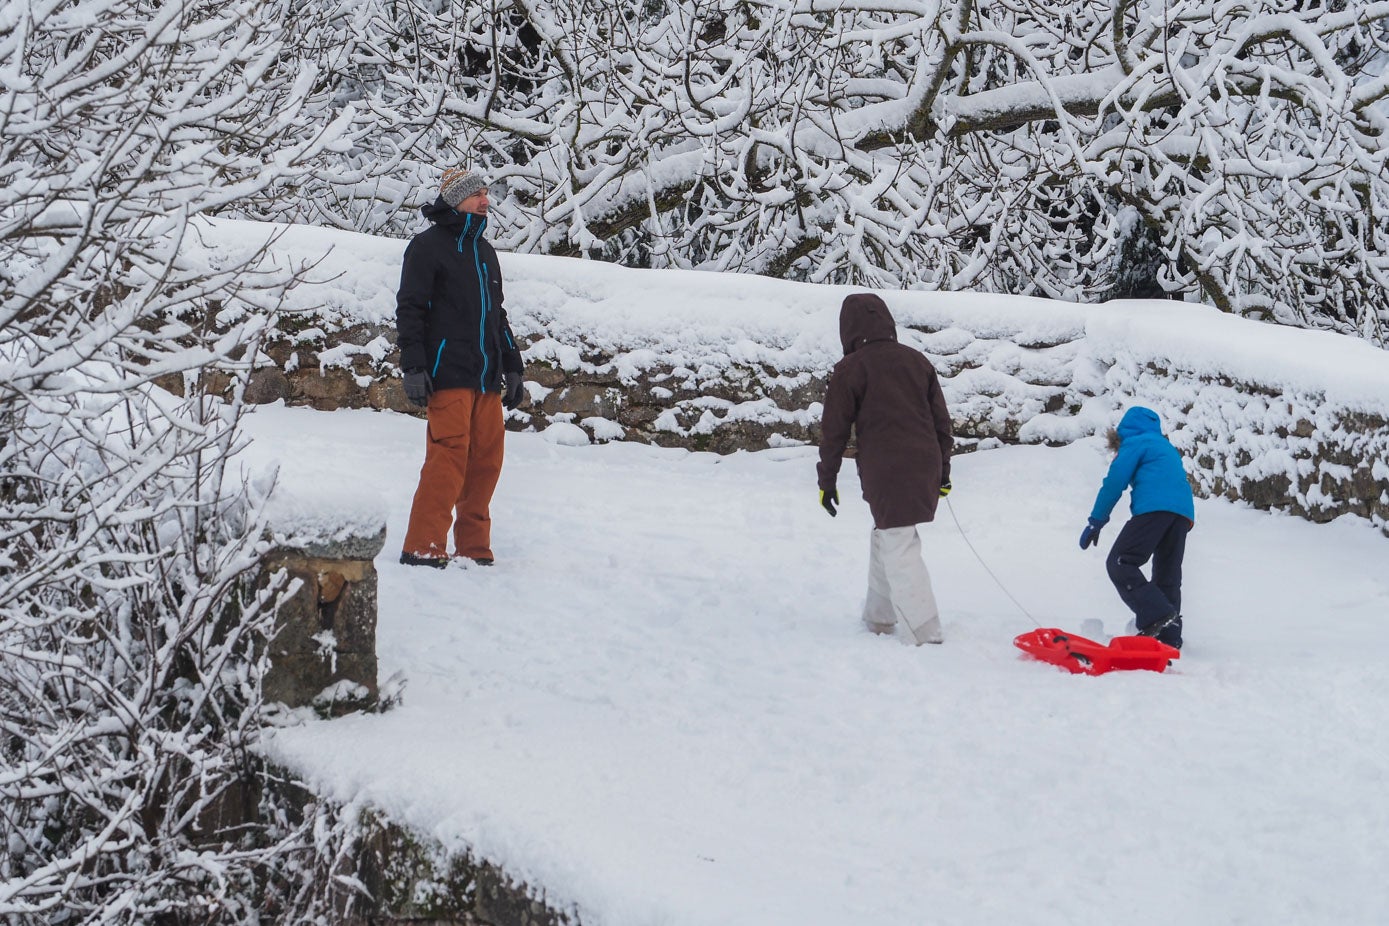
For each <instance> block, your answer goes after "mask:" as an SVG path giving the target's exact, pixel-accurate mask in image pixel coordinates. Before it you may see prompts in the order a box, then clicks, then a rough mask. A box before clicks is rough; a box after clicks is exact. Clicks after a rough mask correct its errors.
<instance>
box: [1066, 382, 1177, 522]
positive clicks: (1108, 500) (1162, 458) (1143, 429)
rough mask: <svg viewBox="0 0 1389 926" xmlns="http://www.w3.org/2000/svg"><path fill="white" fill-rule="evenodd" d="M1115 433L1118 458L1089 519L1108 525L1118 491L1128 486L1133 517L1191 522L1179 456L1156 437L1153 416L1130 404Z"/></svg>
mask: <svg viewBox="0 0 1389 926" xmlns="http://www.w3.org/2000/svg"><path fill="white" fill-rule="evenodd" d="M1118 431H1119V440H1120V444H1119V453H1118V455H1116V456H1115V457H1114V462H1113V463H1111V464H1109V472H1108V473H1107V474H1106V475H1105V477H1104V483H1103V484H1102V485H1101V486H1100V494H1099V495H1098V496H1097V497H1096V498H1095V508H1094V510H1093V511H1091V512H1090V517H1091V518H1093V519H1095V520H1097V521H1108V520H1109V514H1110V512H1112V511H1113V510H1114V506H1115V505H1116V504H1118V502H1119V498H1120V496H1122V495H1123V494H1124V489H1126V488H1128V487H1129V486H1133V495H1132V497H1131V498H1130V499H1129V510H1130V511H1131V512H1132V513H1133V514H1135V515H1140V514H1147V513H1148V512H1150V511H1170V512H1172V513H1173V514H1179V515H1181V516H1182V517H1184V518H1186V519H1187V520H1188V521H1193V522H1194V521H1195V520H1196V506H1195V505H1194V504H1193V502H1192V498H1191V484H1190V483H1189V482H1187V478H1186V470H1185V469H1183V468H1182V457H1181V454H1179V453H1178V452H1177V448H1175V447H1173V446H1172V445H1171V444H1169V443H1168V442H1167V438H1165V437H1163V436H1162V425H1161V423H1160V422H1159V421H1158V416H1157V412H1155V411H1153V410H1152V409H1151V408H1144V407H1142V406H1141V405H1136V406H1134V407H1133V408H1130V409H1129V410H1128V411H1126V412H1125V413H1124V417H1123V418H1122V419H1120V421H1119V427H1118Z"/></svg>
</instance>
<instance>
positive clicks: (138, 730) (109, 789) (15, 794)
mask: <svg viewBox="0 0 1389 926" xmlns="http://www.w3.org/2000/svg"><path fill="white" fill-rule="evenodd" d="M294 7H295V5H294V4H291V3H288V2H285V3H280V2H265V0H234V2H231V3H224V2H210V0H209V2H174V3H163V2H158V0H98V2H72V0H33V2H21V3H10V4H7V5H5V6H4V7H3V9H0V834H3V842H2V843H0V918H4V919H5V920H6V922H32V923H45V924H67V923H102V924H120V923H128V924H132V926H133V924H150V923H183V922H198V923H216V922H227V923H252V922H257V921H259V920H260V918H261V917H262V916H265V917H266V918H267V919H268V918H270V916H271V915H274V914H276V913H279V914H283V915H285V916H287V917H289V918H291V919H293V918H294V917H295V916H297V915H299V914H303V915H306V916H307V915H308V914H310V913H312V911H313V909H314V905H315V904H316V903H317V899H316V891H315V890H314V889H311V888H310V887H307V886H306V882H302V881H295V879H294V877H293V873H294V872H295V871H296V870H297V869H296V866H311V865H313V864H315V860H316V859H318V857H319V850H320V848H322V846H320V845H319V844H317V843H316V842H315V839H316V838H318V837H316V836H315V834H314V831H313V829H312V821H307V822H306V821H302V820H296V819H294V817H293V815H292V813H291V812H290V810H289V808H288V807H287V806H286V805H285V804H284V802H283V800H282V799H277V798H276V797H275V796H274V794H273V793H272V792H271V791H270V790H268V789H266V788H264V787H263V786H264V784H265V772H264V770H263V769H261V768H260V767H259V765H258V763H257V761H256V760H255V758H254V756H253V755H252V754H251V752H250V750H251V747H252V746H253V745H254V743H255V739H256V735H257V730H258V726H259V709H260V678H261V674H262V670H263V668H264V665H263V660H264V653H265V651H266V647H265V641H266V637H267V634H268V633H269V632H270V630H271V626H272V621H273V618H274V614H275V609H276V606H277V602H278V600H279V597H280V595H281V594H282V593H283V592H284V591H285V589H284V588H283V584H284V583H283V580H282V579H281V580H280V581H278V582H277V581H274V580H272V581H269V582H268V583H261V582H259V581H258V579H257V576H256V569H257V566H258V563H259V556H260V553H261V548H260V545H261V543H262V541H261V536H262V532H263V528H264V523H263V520H264V519H263V511H264V505H263V502H264V499H265V495H266V492H267V491H268V490H269V486H268V485H266V484H261V483H258V482H256V481H254V480H253V479H251V478H250V477H248V476H245V475H243V474H242V473H241V472H240V470H239V469H238V468H237V466H236V459H235V454H236V451H237V449H238V446H239V444H240V439H239V438H238V436H237V421H238V418H239V416H240V413H241V409H242V405H241V402H240V399H239V395H240V392H239V387H237V388H235V389H233V391H232V395H231V399H230V401H225V400H223V399H222V398H221V397H220V396H219V397H215V398H214V397H212V396H210V395H208V394H207V390H206V389H204V387H203V384H204V382H205V381H206V376H205V375H204V374H205V373H206V372H208V371H210V370H212V369H214V368H215V369H218V370H220V371H223V372H224V373H225V374H228V375H230V376H231V377H232V378H233V379H234V380H235V379H236V378H238V377H239V376H240V375H241V374H243V373H244V372H245V370H246V368H247V367H248V366H249V363H250V361H251V360H252V359H253V358H254V357H255V356H256V352H257V343H258V339H259V338H260V336H261V335H262V334H263V332H264V331H265V329H266V326H267V323H268V319H269V318H270V316H271V314H272V313H273V310H274V307H275V304H276V300H277V298H278V297H279V295H280V294H282V293H283V291H284V289H285V287H287V286H289V285H292V284H293V283H294V281H295V275H294V273H292V272H288V271H286V272H282V273H270V274H265V273H257V272H253V271H252V270H251V269H250V268H251V266H253V265H254V264H255V263H256V259H255V256H254V255H253V256H252V257H251V258H249V259H242V260H239V261H238V260H232V259H230V258H227V257H226V256H224V255H218V254H211V255H209V254H206V253H204V252H202V251H200V250H199V249H198V248H195V247H193V246H192V244H193V243H194V242H195V241H196V239H197V235H198V230H199V223H200V222H201V221H204V220H202V219H200V216H201V215H202V214H204V213H207V212H209V211H211V210H214V209H218V208H223V207H226V206H227V205H228V204H229V203H232V202H243V201H248V200H254V199H255V198H256V197H263V196H268V195H272V194H274V192H275V191H276V190H277V189H278V188H282V187H283V186H284V185H285V184H287V183H290V182H292V181H293V179H294V177H295V176H296V175H299V174H302V173H303V172H304V171H306V170H307V166H308V165H309V164H310V163H311V162H312V160H313V159H314V158H315V157H317V156H318V155H320V154H321V153H322V152H323V151H324V150H326V146H328V145H330V144H335V143H336V141H337V138H338V134H339V126H335V125H332V124H325V123H323V122H315V121H313V120H305V119H302V118H301V113H302V112H303V111H304V110H305V109H306V108H312V109H314V111H315V112H322V111H323V107H321V106H310V104H313V103H315V101H314V99H313V97H312V93H313V92H314V91H313V88H314V86H315V83H314V80H313V76H314V75H313V74H312V73H311V72H310V71H308V70H306V68H305V66H304V65H303V64H302V63H300V62H296V61H293V60H291V59H289V58H288V57H287V56H285V55H284V54H283V44H282V43H283V39H284V32H283V28H282V23H283V22H284V21H286V20H287V19H289V18H291V17H292V16H293V15H294ZM344 118H345V119H350V118H351V117H350V116H347V117H344ZM170 378H173V379H181V380H182V383H183V387H182V389H178V390H175V391H174V392H169V391H166V390H164V389H160V388H158V387H156V386H154V385H153V383H154V382H155V380H157V379H158V380H160V381H161V382H166V383H167V382H169V381H170ZM321 835H322V834H321V833H320V834H319V836H321ZM295 921H300V920H295Z"/></svg>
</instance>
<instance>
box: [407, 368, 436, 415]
mask: <svg viewBox="0 0 1389 926" xmlns="http://www.w3.org/2000/svg"><path fill="white" fill-rule="evenodd" d="M433 394H434V380H432V379H430V378H429V374H428V373H426V372H425V371H424V370H406V371H405V398H407V399H409V400H410V404H411V405H417V406H419V407H420V408H424V407H425V406H426V405H428V404H429V397H430V396H431V395H433Z"/></svg>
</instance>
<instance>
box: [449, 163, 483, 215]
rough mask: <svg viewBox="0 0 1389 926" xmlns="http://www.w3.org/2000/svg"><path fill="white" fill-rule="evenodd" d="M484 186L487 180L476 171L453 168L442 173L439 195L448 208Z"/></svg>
mask: <svg viewBox="0 0 1389 926" xmlns="http://www.w3.org/2000/svg"><path fill="white" fill-rule="evenodd" d="M485 186H487V179H486V178H485V177H483V176H482V174H480V173H478V172H477V171H475V170H460V169H459V168H457V167H453V168H450V169H449V170H446V171H444V178H443V179H442V180H441V181H439V195H440V196H442V197H443V198H444V202H446V203H448V204H449V205H450V206H457V205H458V204H459V203H461V202H463V200H465V199H467V198H468V197H469V196H472V195H473V194H474V193H476V192H477V191H478V190H480V189H482V188H483V187H485Z"/></svg>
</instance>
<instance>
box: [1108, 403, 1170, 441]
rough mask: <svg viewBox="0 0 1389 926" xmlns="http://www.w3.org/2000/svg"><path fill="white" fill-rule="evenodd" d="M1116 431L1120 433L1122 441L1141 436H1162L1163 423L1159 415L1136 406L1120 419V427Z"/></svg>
mask: <svg viewBox="0 0 1389 926" xmlns="http://www.w3.org/2000/svg"><path fill="white" fill-rule="evenodd" d="M1115 430H1116V431H1118V432H1119V437H1120V439H1125V438H1129V437H1136V436H1138V435H1139V434H1161V433H1162V421H1161V419H1159V418H1158V413H1157V412H1155V411H1153V410H1152V409H1151V408H1144V407H1143V406H1142V405H1135V406H1134V407H1133V408H1131V409H1129V410H1128V411H1126V412H1124V417H1123V418H1120V419H1119V427H1117V428H1115Z"/></svg>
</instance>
